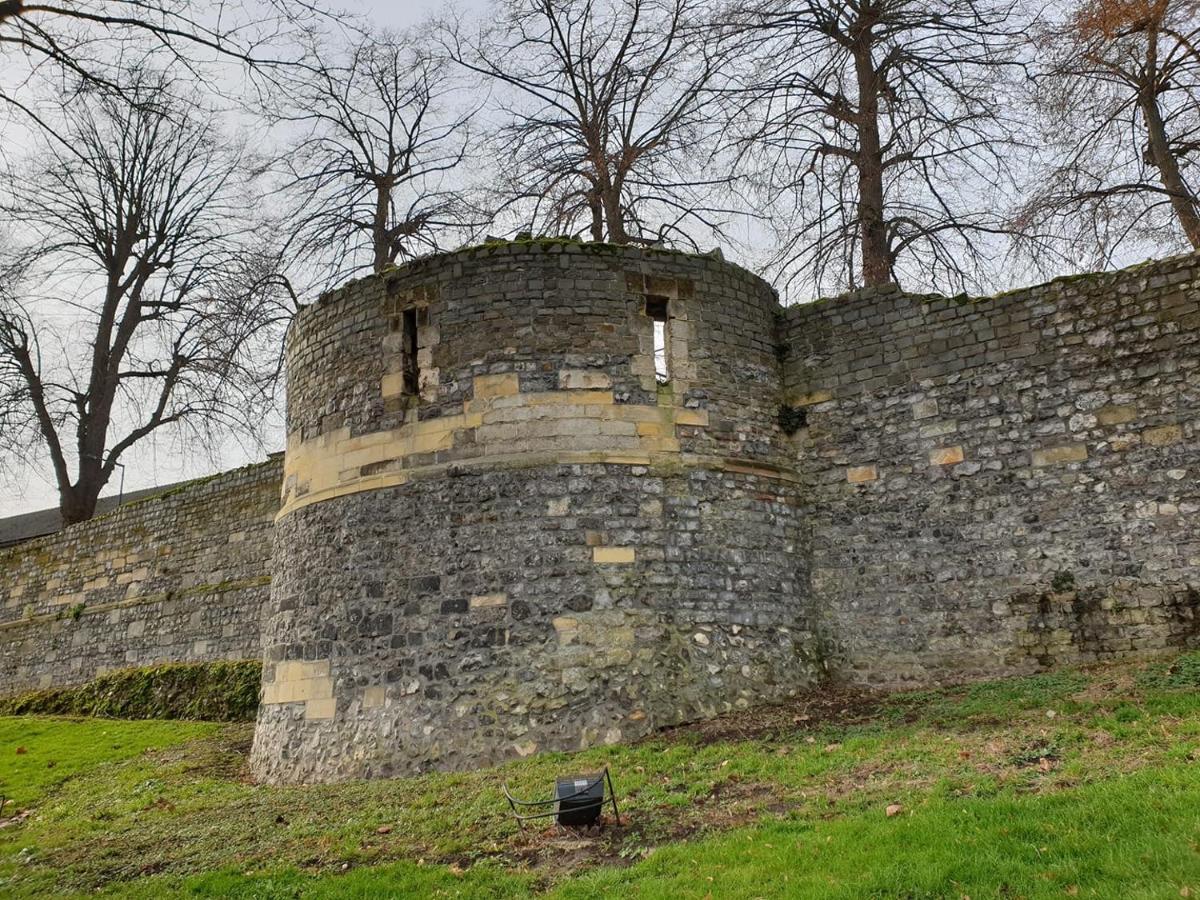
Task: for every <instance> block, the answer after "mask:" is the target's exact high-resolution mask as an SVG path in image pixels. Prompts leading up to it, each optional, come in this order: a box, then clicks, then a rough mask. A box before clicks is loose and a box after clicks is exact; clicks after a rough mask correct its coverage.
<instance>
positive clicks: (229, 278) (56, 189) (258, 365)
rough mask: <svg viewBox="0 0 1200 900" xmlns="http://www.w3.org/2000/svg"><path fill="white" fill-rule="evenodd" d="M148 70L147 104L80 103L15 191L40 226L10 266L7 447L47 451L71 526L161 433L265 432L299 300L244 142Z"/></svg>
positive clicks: (2, 404) (2, 300) (12, 198)
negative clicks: (288, 289) (284, 335)
mask: <svg viewBox="0 0 1200 900" xmlns="http://www.w3.org/2000/svg"><path fill="white" fill-rule="evenodd" d="M139 78H141V79H142V80H140V81H138V82H136V83H131V84H130V85H128V86H127V91H129V92H131V93H132V95H133V98H134V100H135V102H134V103H132V104H130V103H126V102H125V99H124V98H121V97H117V96H114V95H111V94H101V95H94V96H89V97H87V98H86V102H79V103H77V104H76V105H75V106H74V107H73V108H72V110H71V111H70V113H69V115H68V122H67V132H66V133H67V136H68V137H69V141H68V144H67V145H64V144H62V143H59V142H57V141H54V140H52V139H50V138H46V139H45V143H44V146H43V147H41V148H39V152H38V153H37V155H36V156H35V157H34V159H33V160H32V161H31V163H30V165H29V172H28V173H27V174H26V175H25V176H23V177H18V178H13V179H10V187H9V189H8V191H7V192H6V195H5V196H4V197H3V201H2V203H0V208H2V209H3V210H4V212H5V214H6V216H7V217H8V219H9V220H10V221H11V222H13V223H15V224H16V225H17V226H18V227H19V231H20V234H21V235H22V237H23V241H22V246H20V247H18V248H15V249H14V251H13V252H12V254H11V257H12V259H13V260H14V261H13V262H10V263H9V264H8V265H7V266H5V267H4V271H5V272H6V273H7V274H8V277H5V278H0V284H3V288H0V385H3V389H2V390H0V421H3V422H4V423H5V424H6V425H11V427H6V428H5V429H4V431H3V435H2V436H0V441H2V445H0V451H3V452H4V453H5V454H6V455H9V456H13V457H17V456H19V454H20V452H21V450H22V449H23V448H28V447H29V446H31V445H33V444H36V443H40V444H41V445H43V446H44V447H45V448H46V450H47V452H48V453H49V456H50V460H51V463H52V465H53V469H54V474H55V478H56V480H57V482H58V488H59V495H60V506H61V509H62V513H63V519H64V521H65V522H68V523H69V522H76V521H80V520H82V519H86V518H88V517H90V516H91V515H92V513H93V512H94V509H95V503H96V499H97V497H98V495H99V492H100V490H101V488H103V486H104V485H105V483H106V482H107V481H108V479H109V478H110V477H111V475H112V473H113V471H114V469H115V467H116V465H117V464H118V461H119V459H120V457H121V455H122V454H123V453H124V452H125V451H126V450H128V449H129V448H130V447H131V446H133V445H134V444H135V443H137V442H138V441H140V440H142V439H143V438H145V437H147V436H148V435H150V434H151V433H153V432H155V431H158V430H160V429H163V428H167V427H171V426H177V425H179V424H181V423H184V422H185V421H189V420H190V421H193V422H195V423H197V424H198V425H199V426H200V427H201V428H203V429H204V430H206V431H207V432H209V433H212V432H215V431H220V430H222V429H229V428H241V429H244V430H247V431H253V430H255V429H256V428H257V427H258V423H259V422H260V421H261V415H262V412H263V410H264V409H265V408H266V407H267V406H269V405H270V403H271V402H272V400H273V394H272V392H273V386H274V383H275V379H276V378H277V376H278V370H279V362H278V359H279V354H278V351H277V349H276V347H277V343H278V342H279V341H280V338H281V331H282V327H283V325H284V324H285V323H286V321H287V320H288V318H289V315H290V312H291V308H292V307H291V304H290V303H289V302H288V300H287V299H286V298H285V297H284V295H283V292H282V291H281V289H280V281H279V277H278V276H277V275H276V274H275V271H277V268H276V264H277V252H275V251H272V250H271V249H270V246H269V244H268V243H267V241H265V240H264V238H263V236H262V234H261V233H260V232H259V230H258V229H257V228H256V226H255V224H254V222H253V221H252V220H250V219H249V218H248V217H247V213H246V210H248V209H251V208H252V207H253V205H254V203H253V200H254V195H253V193H252V191H253V185H252V182H251V179H250V176H249V175H248V174H247V171H246V165H245V159H244V154H243V152H242V151H241V149H240V148H239V147H238V146H237V145H236V143H232V142H229V141H228V140H226V139H225V138H224V137H223V136H222V135H221V134H220V133H219V131H218V129H217V127H216V123H215V121H214V120H213V118H212V117H211V115H210V114H209V113H207V112H205V111H204V110H203V109H202V108H201V107H199V106H198V105H196V104H195V103H194V102H193V101H191V100H190V99H189V98H188V97H186V96H181V95H180V94H179V93H178V92H176V91H174V85H173V84H172V83H171V82H170V81H168V80H167V79H166V78H165V77H162V76H153V77H152V76H148V75H147V74H146V73H141V74H140V75H139ZM167 110H170V115H168V114H167ZM34 285H39V286H42V285H45V286H46V287H45V288H43V287H39V290H47V289H48V290H51V291H70V293H63V294H54V295H50V296H46V295H44V294H43V295H42V296H38V295H37V294H35V293H34V288H33V286H34ZM23 297H25V298H27V299H22V298H23ZM35 300H36V303H35V302H34V301H35ZM47 338H52V339H53V340H52V343H54V344H57V345H58V347H59V348H61V349H60V350H58V351H57V352H54V353H47V352H46V348H45V344H46V339H47ZM264 351H265V352H264Z"/></svg>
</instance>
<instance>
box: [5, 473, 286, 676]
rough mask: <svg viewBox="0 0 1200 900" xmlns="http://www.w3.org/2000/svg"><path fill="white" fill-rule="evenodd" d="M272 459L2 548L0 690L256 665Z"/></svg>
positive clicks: (274, 491)
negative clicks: (181, 665)
mask: <svg viewBox="0 0 1200 900" xmlns="http://www.w3.org/2000/svg"><path fill="white" fill-rule="evenodd" d="M281 464H282V460H280V459H278V458H275V459H271V460H268V461H267V462H265V463H261V464H258V465H254V466H248V467H246V468H244V469H239V470H237V471H234V472H226V473H224V474H222V475H219V476H216V477H214V478H210V479H205V480H202V481H198V482H189V483H188V484H185V485H180V486H178V487H176V488H174V489H172V490H171V491H170V492H169V493H167V494H164V495H159V496H156V497H152V498H148V499H145V500H140V501H136V502H133V503H129V504H126V505H125V506H122V507H120V508H118V509H117V510H115V511H113V512H111V513H108V514H107V515H103V516H99V517H97V518H95V519H92V520H91V521H89V522H85V523H82V524H80V525H75V526H72V527H70V528H67V529H65V530H64V531H61V532H59V533H58V534H54V535H50V536H48V537H43V538H38V539H36V540H33V541H29V542H27V543H24V544H19V545H17V546H14V547H10V548H7V549H4V550H0V685H3V690H4V691H5V692H9V691H16V690H23V689H27V688H37V687H48V686H50V685H56V686H57V685H66V684H73V683H77V682H81V681H85V680H87V679H88V678H91V677H93V676H95V675H97V674H99V673H101V672H104V671H107V670H109V669H115V668H120V667H123V666H137V665H148V664H151V663H157V662H167V661H197V662H199V661H205V660H217V659H253V658H257V657H258V656H259V655H260V654H261V645H260V638H261V631H260V618H261V609H262V606H263V603H264V601H265V599H266V597H267V593H268V590H269V584H270V565H271V545H272V539H273V526H272V522H273V519H274V516H275V513H276V512H277V510H278V509H279V485H280V480H281Z"/></svg>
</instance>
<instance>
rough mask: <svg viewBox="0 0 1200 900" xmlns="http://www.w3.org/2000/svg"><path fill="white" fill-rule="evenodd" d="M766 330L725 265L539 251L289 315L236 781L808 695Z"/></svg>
mask: <svg viewBox="0 0 1200 900" xmlns="http://www.w3.org/2000/svg"><path fill="white" fill-rule="evenodd" d="M779 315H780V307H779V304H778V301H777V298H776V296H775V293H774V291H773V289H772V288H771V287H770V285H768V284H767V283H765V282H764V281H762V280H761V279H759V278H757V277H755V276H754V275H751V274H750V273H748V272H746V271H744V270H743V269H741V268H739V267H737V266H734V265H731V264H729V263H726V262H724V261H722V260H720V259H716V258H712V257H706V256H693V255H688V254H683V253H676V252H667V251H660V250H640V249H634V248H624V247H613V246H608V245H579V244H575V243H570V242H555V241H546V242H532V243H512V244H501V245H496V246H485V247H483V248H478V249H472V250H464V251H460V252H456V253H451V254H448V255H443V256H437V257H432V258H427V259H423V260H419V261H416V262H414V263H411V264H409V265H406V266H403V267H401V268H398V269H395V270H392V271H389V272H386V273H384V274H381V275H376V276H372V277H369V278H365V279H363V280H361V281H357V282H354V283H353V284H350V285H348V286H346V287H345V288H342V289H341V290H338V291H336V292H334V293H332V294H329V295H327V296H325V297H323V298H322V299H321V300H320V301H319V302H317V303H315V304H313V305H312V306H309V307H307V308H305V309H304V310H302V311H301V313H300V314H299V316H298V317H297V319H296V321H295V323H294V324H293V326H292V329H291V333H290V335H289V341H288V352H287V362H288V423H287V426H288V443H287V453H286V457H285V464H284V485H283V504H282V509H281V511H280V513H279V517H278V520H277V533H276V559H275V569H276V571H275V575H274V580H273V582H272V585H271V599H270V603H269V608H268V612H267V620H266V622H265V634H264V641H263V646H264V652H265V666H264V672H263V686H264V695H263V703H262V707H261V711H260V713H259V719H258V727H257V732H256V736H255V742H254V752H253V769H254V773H255V774H256V776H258V777H260V778H262V779H265V780H268V781H275V782H280V781H328V780H339V779H348V778H359V777H380V776H387V775H393V774H403V773H412V772H418V771H423V770H428V769H455V768H465V767H470V766H474V765H479V764H485V763H491V762H495V761H498V760H501V759H504V758H508V757H513V756H518V755H527V754H530V753H534V752H539V751H544V750H572V749H578V748H582V747H587V746H591V745H595V744H603V743H613V742H616V741H624V740H629V739H632V738H636V737H638V736H640V735H643V734H646V733H648V732H650V731H651V730H653V729H655V728H658V727H661V726H663V725H668V724H672V723H678V722H682V721H687V720H693V719H696V718H700V717H704V716H710V715H714V714H716V713H718V712H720V711H724V710H728V709H731V708H735V707H742V706H747V705H750V704H751V703H761V702H770V701H771V700H778V699H782V698H784V697H786V696H787V695H789V694H790V693H793V692H794V691H795V690H797V689H798V688H799V687H801V686H803V685H805V684H808V683H811V682H812V680H813V678H814V675H815V671H814V668H815V658H816V654H815V647H814V643H815V638H814V623H813V621H812V617H813V613H812V608H811V603H810V602H809V601H808V599H807V595H806V588H805V586H806V585H807V583H808V577H807V573H806V572H805V571H804V570H803V567H804V565H805V562H804V560H805V559H806V558H807V557H806V554H805V552H804V550H805V548H806V544H807V541H808V529H807V528H806V523H805V521H804V514H803V510H802V507H801V493H802V491H803V486H802V485H801V484H800V482H799V479H798V478H797V476H796V474H795V471H794V468H793V465H792V463H793V460H794V457H795V453H796V451H795V448H794V446H793V444H792V442H791V440H790V439H789V438H788V437H787V435H786V434H785V433H784V431H783V430H782V429H781V427H780V425H779V422H778V419H779V411H780V403H781V398H782V385H781V381H780V362H779V359H778V354H777V349H776V344H775V334H776V332H777V317H778V316H779Z"/></svg>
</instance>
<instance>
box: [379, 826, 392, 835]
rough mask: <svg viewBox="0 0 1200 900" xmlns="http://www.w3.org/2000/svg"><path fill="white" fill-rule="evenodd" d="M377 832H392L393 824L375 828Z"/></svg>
mask: <svg viewBox="0 0 1200 900" xmlns="http://www.w3.org/2000/svg"><path fill="white" fill-rule="evenodd" d="M375 833H376V834H391V833H392V826H391V825H380V826H379V827H378V828H376V829H375Z"/></svg>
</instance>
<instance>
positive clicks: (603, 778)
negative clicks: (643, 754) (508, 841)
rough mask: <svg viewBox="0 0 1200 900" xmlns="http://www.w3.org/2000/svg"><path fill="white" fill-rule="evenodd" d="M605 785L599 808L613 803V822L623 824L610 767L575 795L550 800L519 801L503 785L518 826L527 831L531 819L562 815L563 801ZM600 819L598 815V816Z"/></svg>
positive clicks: (589, 781)
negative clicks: (551, 807) (609, 771)
mask: <svg viewBox="0 0 1200 900" xmlns="http://www.w3.org/2000/svg"><path fill="white" fill-rule="evenodd" d="M601 783H603V784H604V786H605V790H604V792H603V795H602V796H601V797H600V801H599V803H597V806H598V807H599V808H603V806H604V804H605V803H606V802H607V803H611V804H612V810H613V821H614V822H615V823H616V824H618V825H619V824H620V823H621V811H620V810H619V809H617V793H616V791H615V790H614V789H613V783H612V776H611V775H609V774H608V766H605V767H604V771H603V772H600V773H599V774H597V775H595V776H592V777H591V778H589V779H587V784H586V785H584V786H583V787H582V788H580V789H578V790H577V791H575V793H573V794H568V795H567V796H565V797H554V798H552V799H550V800H519V799H517V798H516V797H514V796H513V795H512V794H511V793H510V792H509V790H508V784H507V783H506V784H504V785H502V787H503V788H504V797H505V799H507V800H508V805H509V806H510V807H512V812H513V816H514V817H515V818H516V820H517V824H518V825H520V826H521V829H522V830H524V829H525V822H526V821H528V820H530V819H547V818H549V817H551V816H557V815H560V813H561V812H562V809H561V803H562V801H563V800H574V799H576V798H578V797H584V796H586V795H587V794H588V793H589V792H590V791H591V790H592V789H593V788H594V787H595V786H596V785H597V784H601ZM547 806H553V807H556V808H554V809H548V810H546V809H543V810H541V811H539V812H522V811H521V810H523V809H531V808H537V807H547ZM597 817H598V814H597Z"/></svg>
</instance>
